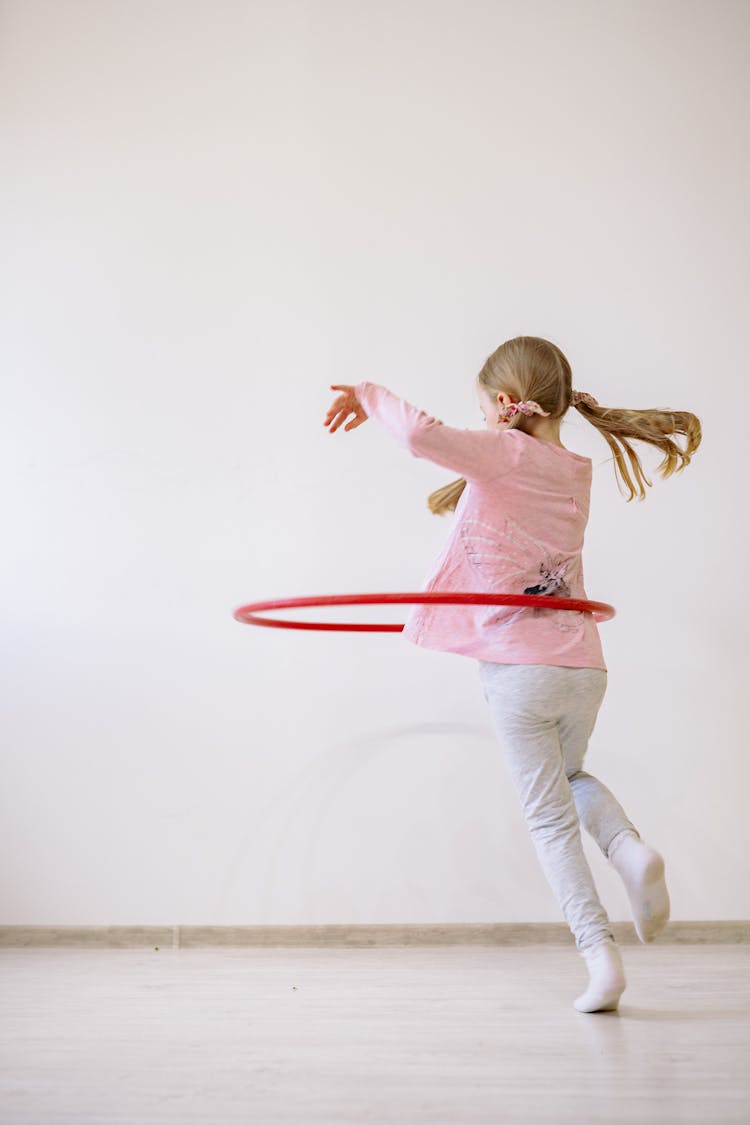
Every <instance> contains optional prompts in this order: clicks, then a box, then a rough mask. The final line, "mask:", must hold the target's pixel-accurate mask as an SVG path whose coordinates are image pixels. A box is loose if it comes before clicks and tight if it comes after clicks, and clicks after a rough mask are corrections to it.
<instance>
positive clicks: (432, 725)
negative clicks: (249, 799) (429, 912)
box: [212, 722, 495, 917]
mask: <svg viewBox="0 0 750 1125" xmlns="http://www.w3.org/2000/svg"><path fill="white" fill-rule="evenodd" d="M440 736H446V737H449V738H450V739H451V740H452V742H453V743H457V744H458V745H459V747H460V750H461V752H462V753H465V750H466V741H467V739H472V740H474V741H477V740H478V741H480V742H482V743H484V744H491V745H494V744H495V739H494V736H493V734H492V732H490V731H488V730H487V728H486V727H485V726H482V725H480V724H477V723H446V722H427V723H409V724H406V725H401V726H395V727H388V728H386V729H385V730H382V731H378V732H375V733H373V734H369V735H366V736H364V737H362V738H355V739H348V740H347V741H346V742H340V743H338V744H336V745H334V746H332V747H331V748H330V749H328V750H322V751H320V752H319V753H318V754H316V755H315V757H314V758H312V759H311V761H309V762H308V763H307V765H305V767H304V768H303V769H302V770H301V771H300V772H299V773H298V774H297V775H296V778H295V779H294V780H293V782H292V783H291V784H290V783H289V782H288V781H285V782H284V787H283V790H282V791H281V792H279V793H277V795H276V796H275V797H273V798H272V799H271V800H270V801H269V802H268V803H267V804H266V806H265V808H264V809H263V810H262V811H261V812H260V813H259V814H258V816H257V818H256V819H255V822H254V823H253V824H252V825H251V826H250V827H248V829H247V830H246V831H245V832H244V834H243V835H242V837H241V839H240V841H239V843H238V844H237V847H236V848H235V852H234V855H233V857H232V859H231V861H230V862H229V865H228V868H227V872H226V875H225V877H224V879H223V882H222V884H221V887H220V889H219V892H218V894H217V897H216V900H215V902H214V905H213V908H212V915H213V916H214V917H218V916H219V915H220V912H221V911H222V910H224V909H225V907H226V905H227V901H228V899H229V897H230V895H231V892H232V889H233V887H234V885H235V883H236V882H237V879H238V877H239V875H240V874H241V872H242V871H243V870H244V869H245V867H246V865H247V863H248V861H249V862H250V863H251V864H252V865H253V867H254V868H255V869H256V871H258V870H259V871H261V872H262V879H263V891H262V893H261V895H260V896H259V898H260V901H258V899H256V902H255V906H256V907H260V908H261V910H262V911H263V912H265V910H266V909H267V907H268V900H269V896H270V894H271V893H272V892H271V888H272V886H273V884H274V881H275V877H276V871H277V869H278V868H279V867H280V866H281V861H282V853H283V851H284V849H285V848H286V847H288V840H289V837H290V836H291V835H292V834H293V832H294V831H295V830H297V831H298V830H299V827H300V823H301V822H304V823H306V824H308V825H310V824H313V825H314V826H315V827H314V830H313V829H311V831H310V832H309V834H308V835H306V837H305V850H304V874H303V879H304V883H303V885H306V882H307V880H306V876H307V875H308V874H309V873H310V872H311V869H312V867H313V866H314V860H315V851H316V847H317V842H318V839H319V837H320V834H321V829H322V828H324V827H325V826H326V825H327V824H329V823H330V821H331V818H332V817H333V816H334V815H335V811H336V810H337V809H338V808H340V802H341V793H342V792H346V791H347V790H349V789H350V788H351V782H352V780H353V779H354V778H355V776H356V775H357V774H358V773H361V772H362V771H364V770H366V769H367V767H368V766H369V765H370V763H371V762H373V761H374V760H376V759H377V758H379V757H382V756H383V755H384V754H389V753H391V752H392V751H393V750H394V749H396V748H397V747H398V748H399V749H400V750H401V751H403V749H404V745H403V743H406V745H407V747H408V745H409V743H411V742H413V740H414V739H415V738H427V739H430V740H434V739H435V738H438V737H440ZM274 822H275V826H274Z"/></svg>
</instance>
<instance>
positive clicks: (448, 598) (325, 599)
mask: <svg viewBox="0 0 750 1125" xmlns="http://www.w3.org/2000/svg"><path fill="white" fill-rule="evenodd" d="M393 603H396V604H406V605H422V604H425V605H426V604H430V603H435V604H437V605H516V606H537V607H538V608H540V609H563V610H571V611H573V612H576V611H577V612H579V613H590V614H592V615H593V617H594V620H595V621H610V620H611V619H612V618H613V617H614V616H615V610H614V607H613V606H611V605H607V603H606V602H592V601H586V600H584V599H582V598H561V597H560V596H559V595H558V596H554V597H553V596H551V595H549V594H477V593H461V592H458V591H456V592H451V593H448V592H446V593H442V592H436V591H432V592H431V593H425V592H423V591H420V592H419V593H416V594H408V593H407V594H326V595H322V596H320V597H309V598H274V599H272V600H270V601H265V602H252V603H251V604H250V605H243V606H240V607H239V609H236V610H235V611H234V614H233V616H234V619H235V621H239V622H240V624H241V625H268V626H270V627H272V628H274V629H327V630H328V629H331V630H335V631H337V632H343V633H400V632H401V630H402V629H403V628H404V626H403V625H383V624H377V623H371V624H363V623H360V622H344V621H342V622H332V621H281V620H279V619H278V618H273V617H259V616H258V614H257V612H256V611H257V610H263V609H293V608H295V607H297V606H316V605H391V604H393Z"/></svg>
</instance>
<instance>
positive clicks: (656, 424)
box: [427, 336, 701, 516]
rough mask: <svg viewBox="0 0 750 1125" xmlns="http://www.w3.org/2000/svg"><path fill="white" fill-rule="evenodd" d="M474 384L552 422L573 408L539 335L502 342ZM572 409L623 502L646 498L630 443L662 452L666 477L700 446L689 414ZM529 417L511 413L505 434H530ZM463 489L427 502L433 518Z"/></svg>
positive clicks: (583, 405) (557, 360)
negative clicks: (681, 441) (601, 449)
mask: <svg viewBox="0 0 750 1125" xmlns="http://www.w3.org/2000/svg"><path fill="white" fill-rule="evenodd" d="M477 382H478V384H479V386H481V387H483V388H484V389H485V390H486V391H487V392H488V393H489V394H490V395H491V397H492V398H495V397H496V396H497V393H498V392H499V391H505V393H506V394H508V395H510V396H511V397H512V398H513V399H514V401H518V402H525V401H533V402H538V403H539V405H540V406H541V408H542V409H543V410H546V411H548V413H549V415H550V417H551V418H562V416H563V415H564V414H565V412H566V411H567V409H568V407H569V406H571V405H573V403H572V395H573V376H572V372H571V368H570V364H569V363H568V361H567V359H566V358H565V356H564V355H563V353H562V352H561V351H560V349H559V348H558V347H557V346H556V345H555V344H552V343H550V341H549V340H544V339H542V338H541V337H540V336H516V337H515V338H514V339H512V340H506V342H505V343H504V344H501V345H500V347H499V348H497V350H496V351H494V352H493V353H492V355H491V356H489V357H488V359H487V360H486V361H485V364H484V366H483V367H482V370H481V371H480V372H479V375H478V376H477ZM575 408H576V410H577V411H578V412H579V413H580V414H582V415H583V417H584V418H586V419H587V420H588V421H589V422H591V424H592V426H596V428H597V430H598V431H599V433H600V434H601V435H602V437H603V438H604V440H605V441H606V442H607V443H608V445H609V447H610V449H611V450H612V454H613V461H614V470H615V479H616V481H617V486H618V488H620V481H622V482H623V483H624V484H625V486H626V488H627V489H628V491H629V493H630V494H629V496H627V497H626V499H627V500H628V501H630V500H632V499H633V498H634V497H635V496H637V497H638V499H639V500H643V499H644V498H645V496H646V490H645V488H644V485H648V486H649V487H651V481H650V480H648V479H647V478H646V476H645V475H644V472H643V466H642V465H641V462H640V459H639V457H638V454H637V453H636V451H635V450H634V449H633V447H632V445H631V444H630V442H631V440H637V441H645V442H648V444H649V445H655V446H656V447H657V448H658V449H661V450H662V452H663V453H664V459H663V460H662V461H660V462H659V464H658V465H657V467H656V471H657V472H659V473H661V475H662V477H665V478H666V477H669V476H671V475H672V473H674V472H676V471H677V472H679V471H680V470H682V469H684V468H685V466H686V465H688V464H689V463H690V458H691V457H692V455H693V454H694V453H695V451H696V449H697V448H698V446H699V445H700V442H701V424H700V420H699V419H698V418H697V417H696V416H695V414H690V413H688V412H687V411H673V410H620V409H615V408H612V407H607V406H592V405H590V404H589V403H587V402H586V401H585V400H582V401H580V402H577V403H576V404H575ZM533 417H535V416H534V415H525V414H520V413H518V414H514V415H513V417H512V418H511V420H510V421H509V422H508V423H507V425H506V429H519V430H523V431H524V432H525V433H530V432H531V425H533V423H532V421H531V419H532V418H533ZM672 434H684V435H685V437H686V438H687V441H686V443H685V448H684V449H681V448H680V446H679V445H678V444H677V442H676V441H675V440H674V438H673V437H672V436H671V435H672ZM626 456H627V460H626ZM628 462H630V464H629V466H628ZM631 473H632V475H631ZM633 478H635V479H633ZM465 487H466V481H465V480H464V478H463V477H459V479H458V480H455V481H452V482H451V483H450V484H446V485H444V486H443V487H442V488H438V489H437V490H436V491H435V492H432V493H431V494H430V496H429V497H428V500H427V503H428V505H429V508H430V511H432V512H434V513H435V515H436V516H439V515H444V514H445V513H446V512H451V511H453V510H454V509H455V507H456V504H457V503H458V498H459V497H460V495H461V493H462V492H463V490H464V488H465ZM620 491H621V492H622V489H621V488H620Z"/></svg>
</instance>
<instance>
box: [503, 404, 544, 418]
mask: <svg viewBox="0 0 750 1125" xmlns="http://www.w3.org/2000/svg"><path fill="white" fill-rule="evenodd" d="M514 414H541V415H542V416H543V417H545V418H549V410H542V408H541V406H540V405H539V403H538V402H534V401H533V400H529V401H528V402H510V403H508V405H507V406H503V407H502V408H501V410H500V413H499V414H498V416H497V420H498V422H509V421H510V419H511V418H512V417H513V415H514Z"/></svg>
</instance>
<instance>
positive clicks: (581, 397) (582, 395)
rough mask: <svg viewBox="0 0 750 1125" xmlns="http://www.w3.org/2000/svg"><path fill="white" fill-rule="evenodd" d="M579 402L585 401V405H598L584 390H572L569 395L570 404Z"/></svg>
mask: <svg viewBox="0 0 750 1125" xmlns="http://www.w3.org/2000/svg"><path fill="white" fill-rule="evenodd" d="M579 402H585V403H586V406H598V405H599V403H598V402H597V401H596V399H595V398H594V396H593V395H587V394H586V392H585V391H573V394H572V395H571V397H570V405H571V406H578V403H579Z"/></svg>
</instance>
